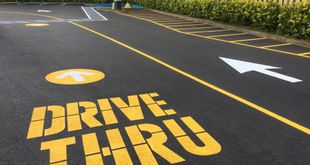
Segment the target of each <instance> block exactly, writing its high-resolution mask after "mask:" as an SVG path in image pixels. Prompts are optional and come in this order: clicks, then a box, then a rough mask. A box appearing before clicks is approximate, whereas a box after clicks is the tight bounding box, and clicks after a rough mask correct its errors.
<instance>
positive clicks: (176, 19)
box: [152, 18, 183, 21]
mask: <svg viewBox="0 0 310 165" xmlns="http://www.w3.org/2000/svg"><path fill="white" fill-rule="evenodd" d="M181 20H182V21H183V19H179V18H153V19H152V21H181Z"/></svg>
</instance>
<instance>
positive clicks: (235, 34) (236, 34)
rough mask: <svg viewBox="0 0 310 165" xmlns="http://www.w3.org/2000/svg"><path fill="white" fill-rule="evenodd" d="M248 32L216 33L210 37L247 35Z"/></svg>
mask: <svg viewBox="0 0 310 165" xmlns="http://www.w3.org/2000/svg"><path fill="white" fill-rule="evenodd" d="M245 34H247V33H234V34H221V35H214V36H208V37H230V36H240V35H245Z"/></svg>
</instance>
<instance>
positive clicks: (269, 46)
mask: <svg viewBox="0 0 310 165" xmlns="http://www.w3.org/2000/svg"><path fill="white" fill-rule="evenodd" d="M287 45H292V44H291V43H285V44H275V45H268V46H262V47H264V48H273V47H278V46H287Z"/></svg>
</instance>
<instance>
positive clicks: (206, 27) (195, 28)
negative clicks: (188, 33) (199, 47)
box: [177, 25, 218, 30]
mask: <svg viewBox="0 0 310 165" xmlns="http://www.w3.org/2000/svg"><path fill="white" fill-rule="evenodd" d="M211 28H218V27H215V26H211V25H210V26H205V27H192V28H177V30H198V29H211Z"/></svg>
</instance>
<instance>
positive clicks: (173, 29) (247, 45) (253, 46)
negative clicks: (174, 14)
mask: <svg viewBox="0 0 310 165" xmlns="http://www.w3.org/2000/svg"><path fill="white" fill-rule="evenodd" d="M118 14H120V15H124V16H127V17H132V18H136V19H140V20H143V21H147V22H151V23H153V24H156V25H158V26H162V27H165V28H167V29H170V30H172V31H175V32H178V33H182V34H187V35H191V36H195V37H200V38H206V39H210V40H215V41H220V42H226V43H231V44H236V45H242V46H246V47H251V48H256V49H262V50H268V51H271V52H277V53H282V54H288V55H294V56H299V57H303V58H310V56H306V55H300V54H296V53H292V52H287V51H282V50H276V49H270V48H264V47H261V46H255V45H249V44H245V43H240V42H233V41H227V40H222V39H219V38H211V37H208V36H202V35H198V34H192V33H187V32H182V31H180V30H178V29H176V28H172V27H169V26H165V25H163V24H160V23H157V22H154V21H152V20H148V19H144V18H139V17H135V16H131V15H128V14H123V13H118Z"/></svg>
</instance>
